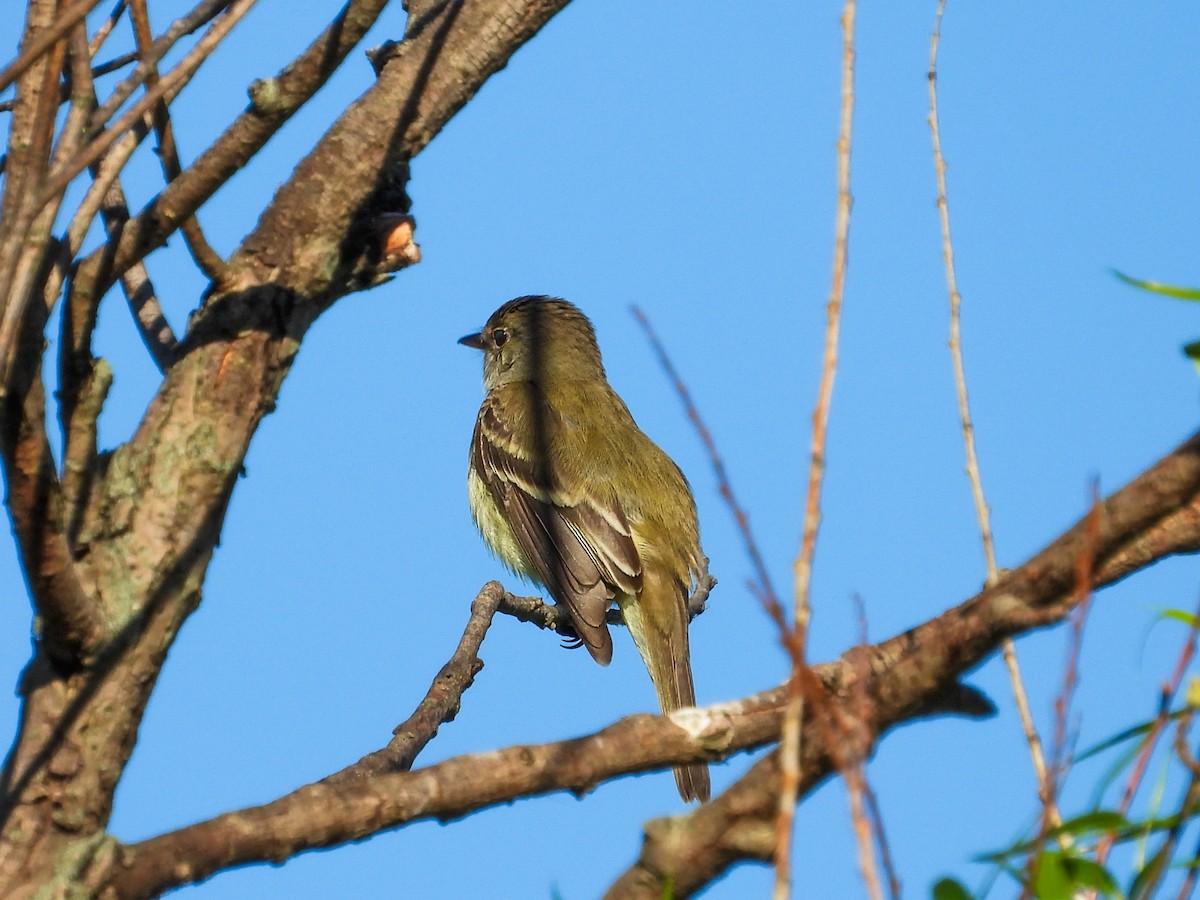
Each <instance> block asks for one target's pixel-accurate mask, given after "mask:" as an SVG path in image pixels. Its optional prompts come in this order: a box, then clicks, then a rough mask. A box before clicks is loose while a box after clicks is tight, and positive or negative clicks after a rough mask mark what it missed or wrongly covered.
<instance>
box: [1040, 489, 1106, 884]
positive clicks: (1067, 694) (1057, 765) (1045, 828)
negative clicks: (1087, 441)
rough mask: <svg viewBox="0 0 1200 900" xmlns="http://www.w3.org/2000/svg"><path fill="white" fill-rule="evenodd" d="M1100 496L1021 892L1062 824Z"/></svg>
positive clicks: (1078, 566)
mask: <svg viewBox="0 0 1200 900" xmlns="http://www.w3.org/2000/svg"><path fill="white" fill-rule="evenodd" d="M1101 518H1102V513H1101V499H1100V492H1099V488H1098V487H1096V486H1095V485H1093V488H1092V506H1091V510H1090V511H1089V512H1088V515H1087V517H1086V518H1085V519H1084V542H1083V546H1082V547H1081V548H1080V551H1079V553H1078V555H1077V556H1076V558H1075V589H1074V591H1073V592H1072V594H1073V596H1072V603H1073V605H1074V607H1075V608H1074V610H1073V611H1072V612H1071V617H1070V622H1071V637H1070V640H1069V641H1068V643H1067V659H1066V664H1065V665H1064V666H1063V683H1062V688H1061V689H1060V691H1059V694H1058V696H1057V697H1056V698H1055V700H1054V746H1053V753H1052V755H1051V766H1050V777H1049V779H1048V787H1047V793H1046V794H1045V795H1044V796H1040V798H1039V799H1040V800H1041V802H1042V815H1041V819H1040V821H1039V823H1038V835H1037V839H1036V840H1035V841H1034V845H1033V849H1032V850H1030V852H1029V859H1028V863H1027V866H1026V873H1027V878H1026V881H1025V884H1024V885H1023V886H1022V891H1021V893H1022V895H1026V894H1028V893H1029V892H1030V891H1032V889H1033V885H1035V884H1036V883H1037V871H1038V866H1039V865H1040V864H1041V858H1042V852H1041V849H1042V845H1043V844H1044V843H1045V840H1046V835H1047V834H1048V833H1049V831H1050V830H1051V829H1052V828H1054V827H1055V826H1057V825H1060V824H1062V818H1061V816H1060V815H1059V812H1058V791H1059V788H1060V787H1061V785H1062V779H1063V777H1064V775H1065V773H1066V770H1067V761H1068V759H1069V758H1070V745H1071V743H1072V741H1071V737H1070V713H1071V702H1072V700H1073V699H1074V697H1075V690H1076V688H1077V687H1078V686H1079V656H1080V651H1081V650H1082V649H1083V626H1084V623H1085V622H1086V621H1087V614H1088V609H1089V608H1090V606H1091V599H1092V585H1093V584H1094V583H1095V574H1096V555H1097V554H1096V549H1097V547H1098V546H1099V543H1100V520H1101ZM1058 844H1059V846H1061V847H1062V848H1063V849H1066V848H1067V847H1069V846H1070V837H1069V835H1065V834H1063V835H1059V836H1058Z"/></svg>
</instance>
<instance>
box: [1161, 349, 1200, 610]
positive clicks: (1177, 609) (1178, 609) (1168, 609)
mask: <svg viewBox="0 0 1200 900" xmlns="http://www.w3.org/2000/svg"><path fill="white" fill-rule="evenodd" d="M1196 346H1197V347H1198V348H1200V341H1197V342H1196ZM1158 618H1159V619H1160V620H1162V619H1174V620H1175V621H1176V622H1182V623H1183V624H1184V625H1186V626H1187V627H1188V628H1200V616H1197V615H1196V614H1195V613H1190V612H1187V611H1186V610H1182V609H1164V610H1161V611H1160V612H1159V614H1158Z"/></svg>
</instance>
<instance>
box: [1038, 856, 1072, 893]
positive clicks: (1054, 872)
mask: <svg viewBox="0 0 1200 900" xmlns="http://www.w3.org/2000/svg"><path fill="white" fill-rule="evenodd" d="M1033 893H1034V896H1036V897H1037V898H1038V900H1071V894H1072V891H1071V873H1070V872H1069V871H1068V870H1067V866H1066V859H1065V858H1064V857H1063V855H1062V854H1061V853H1059V852H1058V851H1057V850H1046V851H1044V852H1043V853H1042V855H1041V857H1040V858H1039V859H1038V867H1037V875H1036V876H1035V880H1034V885H1033Z"/></svg>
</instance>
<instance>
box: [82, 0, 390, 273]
mask: <svg viewBox="0 0 1200 900" xmlns="http://www.w3.org/2000/svg"><path fill="white" fill-rule="evenodd" d="M387 2H388V0H350V2H349V3H347V4H346V6H345V7H344V8H343V9H342V11H341V12H340V13H339V14H338V16H337V18H335V19H334V21H333V22H332V23H331V24H330V25H329V27H328V28H326V29H325V30H324V31H323V32H322V33H321V34H320V36H319V37H318V38H317V39H316V40H315V41H314V42H313V43H312V44H311V45H310V46H309V47H308V48H307V49H306V50H305V51H304V53H302V54H301V55H300V56H298V57H297V58H296V59H294V60H293V61H292V62H291V63H289V64H288V65H287V66H286V67H285V68H284V69H283V71H282V72H280V73H279V75H277V76H276V77H274V78H269V79H266V80H264V81H259V82H255V83H254V85H252V86H251V90H250V94H251V100H252V102H251V106H250V108H249V109H248V110H247V111H246V112H244V113H243V114H242V115H241V116H239V117H238V119H237V120H236V121H235V122H234V123H233V124H232V125H231V126H230V127H229V128H227V129H226V130H225V133H224V134H222V135H221V137H220V138H218V139H217V140H216V142H214V143H213V145H212V146H211V147H209V148H208V149H207V150H205V151H204V152H203V153H202V154H201V155H200V157H199V158H198V159H197V160H196V161H195V162H194V163H193V164H192V165H191V166H190V167H188V168H187V169H185V170H184V171H183V172H182V173H181V174H180V176H179V177H178V178H175V179H174V180H172V182H171V183H170V184H169V185H167V187H166V188H165V189H164V190H163V192H162V193H161V194H159V195H158V196H157V197H155V198H154V199H153V200H152V201H150V203H149V204H148V205H147V206H146V208H145V209H143V210H142V211H141V212H140V213H139V214H138V215H137V216H136V217H134V218H133V219H132V220H131V221H130V222H129V223H128V225H127V226H126V227H125V228H123V229H122V231H121V233H120V244H119V247H117V248H105V249H103V250H98V251H96V253H94V254H92V256H91V257H89V258H88V260H87V261H86V262H85V263H84V264H83V265H81V266H80V275H79V276H78V277H79V279H80V280H81V281H82V282H83V283H84V284H86V285H87V286H88V290H89V291H90V292H92V293H96V294H103V293H104V292H105V291H106V290H107V289H108V286H109V283H110V282H105V283H100V284H97V283H95V282H96V279H97V278H98V277H104V278H112V277H115V276H114V275H111V274H109V273H110V272H115V273H120V272H123V271H125V270H126V269H127V268H128V267H129V266H131V265H132V264H133V263H135V262H136V261H138V260H141V259H142V258H144V257H145V256H146V254H147V253H149V252H150V251H151V250H153V249H155V248H156V247H159V246H161V245H162V244H163V242H164V241H166V239H167V238H168V237H169V236H170V235H171V234H173V233H174V232H175V230H176V229H177V228H179V227H180V224H181V223H182V222H183V221H184V220H185V219H186V218H188V217H189V216H191V215H192V214H193V213H195V211H196V210H198V209H199V208H200V207H201V206H202V205H203V204H204V203H205V202H206V201H207V200H208V198H209V197H211V196H212V195H213V194H214V193H216V191H217V189H218V188H220V187H221V186H222V185H223V184H225V183H226V182H227V181H228V180H229V179H230V178H231V177H232V176H233V175H234V174H235V173H236V172H238V171H239V170H240V169H241V168H242V167H243V166H244V165H245V164H246V163H247V162H248V161H249V160H250V159H251V158H253V156H254V155H255V154H256V153H258V151H259V150H260V149H262V147H263V145H265V144H266V143H267V141H268V140H269V139H270V138H271V137H272V136H274V134H275V133H276V132H277V131H278V130H279V129H280V128H281V127H282V126H283V125H284V123H286V122H287V121H288V119H290V118H291V117H292V115H293V114H294V113H295V112H296V111H298V110H299V109H300V108H301V107H302V106H303V105H304V104H305V103H306V102H307V101H308V100H309V99H310V98H311V97H312V96H313V94H315V93H316V92H317V90H318V89H319V88H320V87H321V86H322V85H323V84H324V83H325V82H326V81H327V80H328V79H329V77H330V76H331V75H332V74H333V73H334V72H335V71H337V69H338V67H339V66H340V65H341V64H342V62H343V60H344V59H345V58H346V55H347V54H348V53H349V52H350V51H351V50H352V49H353V48H354V47H355V46H357V45H358V42H359V41H361V40H362V37H363V35H364V34H365V33H366V32H367V30H368V29H369V28H370V27H371V26H372V25H374V24H375V21H376V19H377V18H378V17H379V14H380V12H382V10H383V8H384V7H385V6H386V5H387ZM110 262H111V264H110Z"/></svg>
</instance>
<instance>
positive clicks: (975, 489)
mask: <svg viewBox="0 0 1200 900" xmlns="http://www.w3.org/2000/svg"><path fill="white" fill-rule="evenodd" d="M945 11H946V0H938V6H937V13H936V16H935V19H934V25H933V36H932V37H931V39H930V41H929V130H930V133H931V135H932V139H933V166H934V172H935V173H936V176H937V208H938V216H939V218H940V220H941V226H942V261H943V264H944V266H945V270H946V290H947V292H948V293H949V295H950V342H949V346H950V358H951V360H952V361H953V364H954V385H955V388H956V390H957V394H958V413H959V419H960V421H961V423H962V435H963V446H964V448H965V450H966V457H967V478H968V479H969V481H970V483H971V498H972V500H973V501H974V504H975V516H976V518H977V519H978V521H979V537H980V540H981V541H982V543H983V557H984V562H985V564H986V566H987V578H988V583H989V584H990V583H992V582H994V581H995V580H996V578H997V577H998V574H999V570H998V569H997V566H996V548H995V542H994V540H993V538H992V525H991V512H990V510H989V508H988V503H987V498H986V496H985V494H984V491H983V477H982V475H981V474H980V470H979V457H978V455H977V454H976V452H975V426H974V424H973V422H972V420H971V404H970V400H969V397H968V394H967V375H966V367H965V365H964V363H963V352H962V317H961V307H962V295H961V294H960V293H959V290H958V278H957V276H956V274H955V269H954V243H953V241H952V240H951V235H950V202H949V198H948V195H947V192H946V161H945V158H944V157H943V156H942V139H941V128H940V125H939V119H938V100H937V58H938V45H939V43H940V40H941V31H942V15H943V14H944V13H945ZM1003 656H1004V666H1005V668H1006V669H1007V670H1008V677H1009V681H1010V682H1011V684H1012V692H1013V700H1014V702H1015V703H1016V707H1017V715H1018V716H1019V717H1020V720H1021V727H1022V729H1023V730H1024V732H1025V742H1026V744H1027V745H1028V746H1029V755H1030V758H1031V759H1032V761H1033V770H1034V774H1035V775H1036V777H1037V782H1038V792H1039V794H1040V795H1041V796H1042V798H1043V802H1045V798H1046V797H1048V796H1050V795H1051V793H1052V791H1051V790H1050V776H1049V772H1048V771H1047V767H1046V757H1045V754H1044V752H1043V751H1042V741H1041V738H1040V737H1039V736H1038V732H1037V726H1036V725H1035V724H1034V721H1033V714H1032V713H1031V712H1030V709H1029V697H1028V695H1027V694H1026V691H1025V684H1024V681H1023V680H1022V678H1021V668H1020V663H1019V661H1018V659H1017V649H1016V646H1015V645H1014V644H1013V642H1012V641H1011V640H1005V642H1004V647H1003ZM1051 814H1052V818H1053V824H1058V823H1060V822H1061V821H1062V817H1061V816H1060V815H1059V812H1058V810H1057V809H1051Z"/></svg>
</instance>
